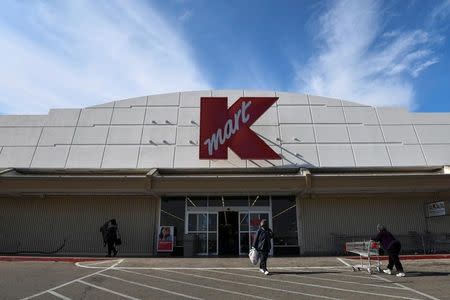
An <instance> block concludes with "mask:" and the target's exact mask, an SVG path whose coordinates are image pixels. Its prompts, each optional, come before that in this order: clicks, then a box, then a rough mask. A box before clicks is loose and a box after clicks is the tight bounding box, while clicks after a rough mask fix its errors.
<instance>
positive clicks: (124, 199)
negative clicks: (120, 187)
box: [0, 196, 158, 255]
mask: <svg viewBox="0 0 450 300" xmlns="http://www.w3.org/2000/svg"><path fill="white" fill-rule="evenodd" d="M157 202H158V199H155V198H152V197H147V198H145V197H136V196H80V197H74V196H67V197H65V196H58V197H56V196H55V197H53V196H52V197H44V198H39V197H12V198H0V205H1V207H2V209H1V211H0V241H1V243H0V252H15V251H36V252H47V251H52V250H54V249H57V248H58V247H59V246H60V245H61V244H63V241H64V240H66V246H65V247H64V248H63V249H62V250H61V252H60V253H65V254H103V253H106V248H103V241H102V237H101V233H100V231H99V229H100V226H101V225H102V224H103V223H104V222H105V221H107V220H109V219H111V218H115V219H116V220H117V222H118V225H119V232H120V234H121V236H122V242H123V245H122V246H120V249H119V251H120V253H122V254H139V255H151V254H153V249H154V230H155V224H156V223H155V216H156V215H157V214H156V210H157Z"/></svg>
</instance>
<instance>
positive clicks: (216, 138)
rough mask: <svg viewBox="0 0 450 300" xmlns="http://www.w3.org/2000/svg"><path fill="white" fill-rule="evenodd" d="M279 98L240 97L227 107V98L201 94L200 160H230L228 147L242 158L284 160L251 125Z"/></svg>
mask: <svg viewBox="0 0 450 300" xmlns="http://www.w3.org/2000/svg"><path fill="white" fill-rule="evenodd" d="M277 100H278V97H241V98H239V99H238V100H237V101H236V102H235V103H234V104H233V105H232V106H231V107H229V108H228V98H227V97H202V98H201V104H200V143H199V147H200V149H199V150H200V151H199V153H200V159H227V158H228V154H227V152H228V148H230V149H231V150H233V151H234V152H235V153H236V154H237V155H238V156H239V157H240V158H241V159H281V157H280V156H279V155H278V154H277V153H276V152H275V151H273V150H272V148H270V147H269V145H267V144H266V143H265V142H264V141H263V140H262V139H261V138H260V137H259V136H258V135H257V134H256V133H255V132H254V131H253V130H251V129H250V126H252V125H253V123H255V122H256V120H258V118H259V117H260V116H261V115H263V114H264V112H266V111H267V110H268V109H269V107H270V106H272V104H274V103H275V102H276V101H277Z"/></svg>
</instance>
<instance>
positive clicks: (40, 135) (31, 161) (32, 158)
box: [28, 126, 44, 168]
mask: <svg viewBox="0 0 450 300" xmlns="http://www.w3.org/2000/svg"><path fill="white" fill-rule="evenodd" d="M43 132H44V126H42V127H41V133H40V134H39V138H38V140H37V142H36V147H35V148H34V151H33V155H32V156H31V160H30V164H29V165H28V167H29V168H31V165H32V164H33V160H34V156H35V155H36V151H37V147H38V145H39V142H40V141H41V137H42V133H43Z"/></svg>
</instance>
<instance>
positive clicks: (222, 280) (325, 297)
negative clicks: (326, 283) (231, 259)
mask: <svg viewBox="0 0 450 300" xmlns="http://www.w3.org/2000/svg"><path fill="white" fill-rule="evenodd" d="M161 271H164V272H170V273H176V274H181V275H185V276H193V277H198V278H204V279H210V280H215V281H221V282H227V283H232V284H237V285H245V286H251V287H257V288H261V289H266V290H272V291H278V292H284V293H289V294H296V295H303V296H309V297H315V298H322V299H339V298H333V297H327V296H321V295H314V294H308V293H302V292H296V291H290V290H283V289H278V288H272V287H267V286H262V285H257V284H251V283H242V282H236V281H232V280H226V279H219V278H214V277H208V276H202V275H197V274H190V273H185V272H179V271H174V270H161Z"/></svg>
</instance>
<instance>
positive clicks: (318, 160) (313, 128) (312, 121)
mask: <svg viewBox="0 0 450 300" xmlns="http://www.w3.org/2000/svg"><path fill="white" fill-rule="evenodd" d="M306 99H307V100H308V109H309V116H310V118H311V125H312V130H313V134H314V144H315V146H316V154H317V163H318V166H319V167H320V166H321V163H320V155H319V146H318V145H317V133H316V126H315V123H314V118H313V114H312V109H311V101H310V100H309V95H308V94H306Z"/></svg>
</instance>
